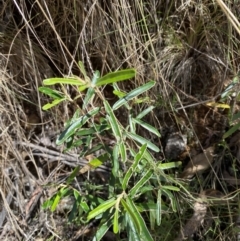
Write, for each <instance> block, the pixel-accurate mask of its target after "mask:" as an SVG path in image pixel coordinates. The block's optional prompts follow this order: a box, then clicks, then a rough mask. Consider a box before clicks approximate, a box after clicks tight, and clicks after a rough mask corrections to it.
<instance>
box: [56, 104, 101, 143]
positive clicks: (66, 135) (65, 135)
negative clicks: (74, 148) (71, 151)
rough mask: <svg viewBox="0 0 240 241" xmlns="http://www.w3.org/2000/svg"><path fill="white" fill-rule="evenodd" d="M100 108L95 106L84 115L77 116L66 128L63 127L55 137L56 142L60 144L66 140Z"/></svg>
mask: <svg viewBox="0 0 240 241" xmlns="http://www.w3.org/2000/svg"><path fill="white" fill-rule="evenodd" d="M99 110H100V108H99V107H96V108H94V109H93V110H91V111H89V112H88V113H87V114H86V115H84V116H81V117H79V118H78V119H77V120H76V121H75V122H74V123H72V124H71V125H70V126H69V127H67V129H65V130H64V131H63V132H62V133H61V135H60V136H59V137H58V138H57V141H56V144H57V145H61V144H62V143H63V142H64V141H66V140H67V139H68V138H69V137H70V136H71V135H73V134H74V133H75V132H76V130H77V129H78V128H80V127H81V126H83V125H84V124H85V123H86V122H87V121H88V120H89V119H91V118H92V117H93V116H94V115H96V114H97V113H98V112H99Z"/></svg>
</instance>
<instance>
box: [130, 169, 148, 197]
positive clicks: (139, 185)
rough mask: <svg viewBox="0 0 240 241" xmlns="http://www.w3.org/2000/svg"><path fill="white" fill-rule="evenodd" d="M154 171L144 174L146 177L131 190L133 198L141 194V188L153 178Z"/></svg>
mask: <svg viewBox="0 0 240 241" xmlns="http://www.w3.org/2000/svg"><path fill="white" fill-rule="evenodd" d="M152 174H153V170H152V169H149V170H148V171H147V172H146V173H144V176H143V177H142V178H141V179H140V180H139V181H138V182H137V183H136V184H135V185H134V187H133V188H132V189H131V190H130V192H129V194H130V196H131V197H132V198H134V197H135V195H136V194H137V192H138V191H139V190H140V193H141V188H142V187H143V185H144V184H145V183H146V182H147V181H148V180H149V179H150V178H151V177H152Z"/></svg>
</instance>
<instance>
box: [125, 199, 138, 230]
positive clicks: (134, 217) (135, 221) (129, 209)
mask: <svg viewBox="0 0 240 241" xmlns="http://www.w3.org/2000/svg"><path fill="white" fill-rule="evenodd" d="M121 204H122V205H123V207H124V209H125V211H126V212H127V214H128V215H129V217H130V218H131V221H132V222H133V224H134V226H135V227H136V229H137V231H138V233H139V232H140V231H141V227H140V222H139V220H138V217H137V215H136V214H135V212H134V210H133V209H132V207H131V206H130V205H128V203H126V202H125V200H124V199H121Z"/></svg>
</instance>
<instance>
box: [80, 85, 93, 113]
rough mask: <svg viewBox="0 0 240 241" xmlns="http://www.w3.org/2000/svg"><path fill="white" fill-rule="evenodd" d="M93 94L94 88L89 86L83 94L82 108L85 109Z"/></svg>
mask: <svg viewBox="0 0 240 241" xmlns="http://www.w3.org/2000/svg"><path fill="white" fill-rule="evenodd" d="M94 96H95V90H94V88H92V87H90V88H89V89H88V91H87V94H86V95H85V98H84V100H83V107H82V108H83V109H85V108H86V107H87V105H88V104H89V103H91V101H92V100H93V98H94Z"/></svg>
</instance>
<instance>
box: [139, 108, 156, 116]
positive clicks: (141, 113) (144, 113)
mask: <svg viewBox="0 0 240 241" xmlns="http://www.w3.org/2000/svg"><path fill="white" fill-rule="evenodd" d="M154 108H155V107H154V106H149V107H148V108H147V109H145V110H144V111H142V112H140V113H139V114H138V115H137V116H136V119H142V118H143V117H144V116H145V115H147V114H148V113H149V112H151V111H152V110H153V109H154Z"/></svg>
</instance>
